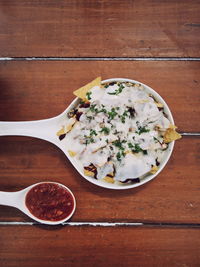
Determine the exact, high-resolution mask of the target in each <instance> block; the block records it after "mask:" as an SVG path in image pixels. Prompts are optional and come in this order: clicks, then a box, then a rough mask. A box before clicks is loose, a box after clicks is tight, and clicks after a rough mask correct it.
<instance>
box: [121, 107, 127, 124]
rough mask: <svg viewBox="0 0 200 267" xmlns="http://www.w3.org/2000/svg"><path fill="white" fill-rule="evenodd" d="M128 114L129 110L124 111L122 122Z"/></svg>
mask: <svg viewBox="0 0 200 267" xmlns="http://www.w3.org/2000/svg"><path fill="white" fill-rule="evenodd" d="M127 116H128V111H127V110H125V111H124V113H123V114H122V115H121V122H122V123H125V120H126V117H127Z"/></svg>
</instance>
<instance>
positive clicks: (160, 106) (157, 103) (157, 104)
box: [156, 102, 164, 108]
mask: <svg viewBox="0 0 200 267" xmlns="http://www.w3.org/2000/svg"><path fill="white" fill-rule="evenodd" d="M156 106H157V107H158V108H163V107H164V106H163V104H162V103H160V102H156Z"/></svg>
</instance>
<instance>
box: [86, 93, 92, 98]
mask: <svg viewBox="0 0 200 267" xmlns="http://www.w3.org/2000/svg"><path fill="white" fill-rule="evenodd" d="M91 94H92V92H87V93H86V96H87V99H88V100H91Z"/></svg>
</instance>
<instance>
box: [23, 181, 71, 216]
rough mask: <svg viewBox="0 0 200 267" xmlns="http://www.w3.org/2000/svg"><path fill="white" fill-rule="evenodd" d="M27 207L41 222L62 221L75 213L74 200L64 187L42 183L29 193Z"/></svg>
mask: <svg viewBox="0 0 200 267" xmlns="http://www.w3.org/2000/svg"><path fill="white" fill-rule="evenodd" d="M26 206H27V208H28V209H29V211H30V212H31V213H32V214H33V215H34V216H35V217H37V218H39V219H41V220H46V221H60V220H63V219H65V218H66V217H68V216H69V215H70V214H71V212H72V211H73V208H74V199H73V197H72V195H71V193H70V192H69V191H68V190H67V189H66V188H64V187H63V186H60V185H58V184H54V183H41V184H38V185H36V186H34V187H33V188H32V189H31V190H30V191H29V192H28V193H27V195H26Z"/></svg>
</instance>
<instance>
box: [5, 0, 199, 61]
mask: <svg viewBox="0 0 200 267" xmlns="http://www.w3.org/2000/svg"><path fill="white" fill-rule="evenodd" d="M0 10H1V12H0V20H1V29H0V43H1V46H0V56H4V57H5V56H8V57H9V56H12V57H28V56H43V57H48V56H51V57H52V56H55V57H63V56H65V57H96V56H99V57H198V56H200V50H199V45H200V27H199V26H200V24H199V12H200V5H199V1H197V0H190V1H187V0H183V1H178V0H176V1H164V0H157V1H154V0H150V1H149V0H142V1H128V0H126V1H123V0H114V1H103V0H101V1H85V0H82V1H72V0H71V1H62V2H60V1H44V0H43V1H34V0H30V1H25V0H18V1H14V0H10V1H0Z"/></svg>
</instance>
